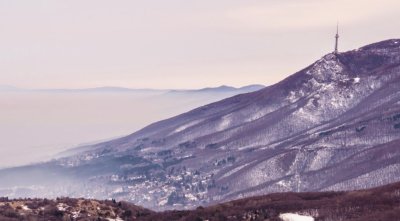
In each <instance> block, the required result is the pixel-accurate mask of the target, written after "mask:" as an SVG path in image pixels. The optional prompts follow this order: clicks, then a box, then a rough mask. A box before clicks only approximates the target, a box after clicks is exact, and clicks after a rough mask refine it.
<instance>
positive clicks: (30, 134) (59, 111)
mask: <svg viewBox="0 0 400 221" xmlns="http://www.w3.org/2000/svg"><path fill="white" fill-rule="evenodd" d="M234 94H235V93H234V92H227V93H179V94H168V93H167V94H166V93H165V92H154V91H153V92H146V93H138V92H137V93H122V92H121V93H83V92H79V93H54V92H0V168H1V167H9V166H16V165H22V164H27V163H32V162H38V161H43V160H48V159H50V158H51V157H52V156H53V155H54V154H56V153H59V152H60V151H63V150H66V149H68V148H72V147H76V146H78V145H81V144H85V143H92V142H98V141H102V140H107V139H111V138H116V137H120V136H123V135H127V134H130V133H132V132H134V131H136V130H138V129H140V128H142V127H144V126H146V125H147V124H149V123H152V122H154V121H158V120H161V119H165V118H168V117H171V116H174V115H176V114H179V113H182V112H185V111H188V110H190V109H192V108H195V107H198V106H201V105H203V104H207V103H210V102H213V101H217V100H220V99H222V98H225V97H229V96H232V95H234Z"/></svg>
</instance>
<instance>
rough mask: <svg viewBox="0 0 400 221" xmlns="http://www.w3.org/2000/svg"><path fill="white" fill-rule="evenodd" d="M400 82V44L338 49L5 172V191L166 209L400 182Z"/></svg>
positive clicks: (2, 177) (13, 194)
mask: <svg viewBox="0 0 400 221" xmlns="http://www.w3.org/2000/svg"><path fill="white" fill-rule="evenodd" d="M399 85H400V40H396V39H394V40H387V41H382V42H378V43H374V44H371V45H367V46H365V47H362V48H360V49H357V50H353V51H348V52H344V53H339V54H334V53H330V54H327V55H325V56H323V57H322V58H321V59H320V60H318V61H316V62H315V63H313V64H311V65H310V66H308V67H306V68H305V69H303V70H301V71H299V72H297V73H295V74H293V75H291V76H289V77H288V78H286V79H284V80H283V81H281V82H279V83H277V84H275V85H272V86H268V87H266V88H264V89H261V90H258V91H256V92H252V93H246V94H241V95H237V96H234V97H231V98H227V99H224V100H221V101H219V102H215V103H211V104H209V105H205V106H202V107H199V108H197V109H194V110H192V111H189V112H186V113H184V114H181V115H178V116H176V117H173V118H170V119H166V120H163V121H160V122H157V123H154V124H151V125H149V126H147V127H145V128H143V129H142V130H139V131H137V132H135V133H133V134H131V135H129V136H126V137H123V138H119V139H115V140H111V141H108V142H103V143H99V144H95V145H90V146H86V147H83V148H84V151H83V152H82V153H80V154H77V155H74V156H70V157H66V158H62V159H58V160H55V161H51V162H48V163H43V164H38V165H30V166H25V167H18V168H10V169H7V170H2V171H0V180H2V182H1V184H0V186H1V189H2V190H1V191H3V192H2V193H3V194H2V195H7V196H11V197H18V196H42V197H43V196H45V197H55V196H57V195H63V196H65V195H67V196H79V197H81V196H84V197H90V198H91V197H94V198H110V197H112V198H116V199H119V200H122V199H123V200H128V201H131V202H134V203H136V204H138V205H142V206H146V207H149V208H152V209H156V210H163V209H170V208H173V209H176V208H193V207H196V206H198V205H209V204H215V203H219V202H225V201H229V200H234V199H239V198H243V197H249V196H256V195H261V194H265V193H271V192H290V191H298V192H304V191H331V190H352V189H359V188H369V187H374V186H378V185H383V184H387V183H392V182H396V181H400V149H399V148H398V147H399V145H400V87H399ZM16 186H17V187H18V188H16Z"/></svg>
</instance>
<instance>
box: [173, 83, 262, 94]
mask: <svg viewBox="0 0 400 221" xmlns="http://www.w3.org/2000/svg"><path fill="white" fill-rule="evenodd" d="M263 88H265V86H264V85H261V84H253V85H248V86H244V87H239V88H236V87H231V86H226V85H222V86H219V87H206V88H202V89H197V90H171V91H169V92H170V93H171V94H180V93H218V92H219V93H232V92H239V93H249V92H254V91H258V90H261V89H263Z"/></svg>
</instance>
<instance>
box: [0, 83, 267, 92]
mask: <svg viewBox="0 0 400 221" xmlns="http://www.w3.org/2000/svg"><path fill="white" fill-rule="evenodd" d="M264 87H265V86H264V85H259V84H257V85H248V86H244V87H239V88H236V87H231V86H226V85H222V86H219V87H207V88H202V89H189V90H186V89H180V90H177V89H135V88H125V87H96V88H83V89H57V88H56V89H24V88H17V87H14V86H9V85H0V92H2V91H3V92H4V91H8V92H10V91H12V92H17V91H22V92H48V93H172V94H174V93H233V92H234V93H238V92H239V93H248V92H253V91H257V90H260V89H262V88H264Z"/></svg>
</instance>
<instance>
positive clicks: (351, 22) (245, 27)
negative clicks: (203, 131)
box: [0, 0, 400, 88]
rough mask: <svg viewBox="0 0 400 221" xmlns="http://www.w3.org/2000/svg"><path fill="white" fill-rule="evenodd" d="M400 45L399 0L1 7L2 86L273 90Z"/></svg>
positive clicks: (49, 2) (74, 0) (95, 1)
mask: <svg viewBox="0 0 400 221" xmlns="http://www.w3.org/2000/svg"><path fill="white" fill-rule="evenodd" d="M337 21H339V23H340V31H341V33H340V35H341V38H340V50H342V51H345V50H350V49H354V48H357V47H360V46H363V45H365V44H369V43H373V42H376V41H381V40H386V39H389V38H400V1H399V0H368V1H366V0H351V1H350V0H329V1H328V0H263V1H261V0H201V1H195V0H141V1H140V0H63V1H61V0H0V85H2V84H3V85H14V86H17V87H24V88H85V87H98V86H121V87H132V88H201V87H206V86H218V85H222V84H225V85H232V86H243V85H247V84H256V83H260V84H265V85H269V84H273V83H275V82H277V81H279V80H281V79H283V78H284V77H286V76H288V75H290V74H292V73H294V72H296V71H298V70H299V69H301V68H303V67H305V66H307V65H309V64H310V63H312V62H313V61H315V60H316V59H318V58H320V57H321V56H323V55H324V54H326V53H329V52H331V51H332V50H333V44H334V38H333V37H334V34H335V28H336V27H335V26H336V22H337Z"/></svg>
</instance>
